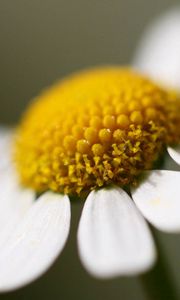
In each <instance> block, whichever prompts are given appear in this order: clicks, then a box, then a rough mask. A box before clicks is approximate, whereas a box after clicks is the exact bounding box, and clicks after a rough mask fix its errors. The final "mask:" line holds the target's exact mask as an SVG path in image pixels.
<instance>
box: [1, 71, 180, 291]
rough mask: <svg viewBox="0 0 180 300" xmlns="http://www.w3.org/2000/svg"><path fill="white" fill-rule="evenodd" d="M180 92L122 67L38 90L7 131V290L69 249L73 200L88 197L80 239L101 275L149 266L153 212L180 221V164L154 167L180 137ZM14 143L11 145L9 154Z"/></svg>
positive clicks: (179, 225)
mask: <svg viewBox="0 0 180 300" xmlns="http://www.w3.org/2000/svg"><path fill="white" fill-rule="evenodd" d="M179 109H180V102H179V96H178V95H176V94H175V93H172V92H169V91H165V90H164V89H162V88H160V87H159V86H157V85H156V84H155V83H153V82H151V81H150V80H149V79H147V78H144V77H142V76H141V75H139V74H137V73H135V72H133V71H132V70H130V69H124V68H120V67H106V68H99V69H92V70H88V71H84V72H80V73H78V74H75V75H72V76H70V77H68V78H67V79H65V80H62V81H61V82H60V83H57V84H55V85H54V86H53V87H51V88H50V89H47V90H45V91H44V92H42V93H41V94H40V95H39V96H38V97H37V98H35V99H34V101H33V102H32V104H31V105H30V107H29V108H28V110H27V111H26V112H25V114H24V115H23V118H22V120H21V122H20V124H19V126H18V128H17V129H16V130H15V132H12V133H11V132H6V131H5V130H3V129H2V130H1V132H0V151H1V161H2V162H1V165H0V172H1V174H0V177H1V181H0V193H1V202H2V210H1V212H0V214H1V216H0V222H1V223H0V224H1V226H0V228H1V229H0V270H1V272H0V290H1V291H7V290H12V289H16V288H19V287H21V286H23V285H25V284H27V283H29V282H31V281H33V280H35V279H36V278H37V277H38V276H40V275H41V274H42V273H43V272H45V271H46V270H47V269H48V268H49V267H50V265H51V264H52V263H53V262H54V260H55V259H56V258H57V256H58V255H59V254H60V253H61V251H62V249H63V247H64V245H65V242H66V240H67V236H68V233H69V227H70V200H72V201H75V200H74V199H75V197H71V196H72V195H73V196H76V198H77V201H78V200H80V199H81V200H82V199H85V198H86V200H85V204H84V208H83V211H82V215H81V218H80V223H79V228H78V234H77V243H78V250H79V255H80V259H81V261H82V264H83V265H84V267H85V268H86V270H87V271H88V272H89V273H90V274H92V275H94V276H96V277H99V278H109V277H114V276H120V275H136V274H140V273H143V272H145V271H146V270H148V269H150V268H151V267H152V266H153V264H154V262H155V261H156V249H155V244H154V241H153V238H152V234H151V231H150V229H149V227H148V224H147V222H146V221H145V219H147V220H148V221H149V222H150V223H152V224H153V225H154V226H155V227H157V228H158V229H160V230H164V231H167V232H176V231H179V230H180V202H179V194H180V190H179V180H180V172H175V171H167V170H153V167H155V165H156V163H157V162H158V161H159V159H160V158H161V159H162V158H163V157H164V155H165V149H166V147H167V149H168V151H169V154H170V155H171V156H172V157H173V159H174V160H176V161H177V162H179V153H178V152H177V151H176V150H174V149H173V148H170V145H174V144H178V143H179V141H180V116H179ZM12 149H13V154H12V153H11V152H12V151H11V150H12Z"/></svg>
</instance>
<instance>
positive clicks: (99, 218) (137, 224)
mask: <svg viewBox="0 0 180 300" xmlns="http://www.w3.org/2000/svg"><path fill="white" fill-rule="evenodd" d="M78 249H79V255H80V259H81V261H82V264H83V265H84V267H85V269H86V270H87V271H88V272H89V273H90V274H91V275H92V276H94V277H97V278H102V279H106V278H113V277H116V276H130V275H137V274H140V273H143V272H145V271H147V270H148V269H150V268H151V267H152V266H153V264H154V263H155V261H156V250H155V247H154V242H153V240H152V237H151V234H150V231H149V229H148V226H147V224H146V222H145V221H144V219H143V217H142V216H141V215H140V214H139V212H138V210H137V209H136V207H135V206H134V204H133V202H132V200H131V199H130V197H129V196H128V195H127V194H126V193H125V192H124V191H123V190H121V189H118V188H117V189H116V188H113V189H111V190H105V189H104V190H103V189H102V190H99V191H97V192H91V194H90V195H89V197H88V199H87V200H86V203H85V205H84V209H83V212H82V216H81V220H80V224H79V229H78Z"/></svg>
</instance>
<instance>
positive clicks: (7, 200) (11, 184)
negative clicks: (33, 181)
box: [0, 170, 35, 251]
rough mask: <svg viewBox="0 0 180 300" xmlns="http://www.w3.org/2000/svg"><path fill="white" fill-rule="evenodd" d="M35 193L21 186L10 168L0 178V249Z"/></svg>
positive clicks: (31, 201) (28, 206)
mask: <svg viewBox="0 0 180 300" xmlns="http://www.w3.org/2000/svg"><path fill="white" fill-rule="evenodd" d="M34 200H35V194H34V192H33V191H31V190H29V189H25V188H22V187H21V186H20V185H19V183H18V181H17V178H16V174H15V172H13V171H12V170H9V171H7V172H6V173H4V174H3V176H2V179H1V180H0V251H1V247H3V245H4V243H6V242H7V240H8V238H9V235H11V233H12V231H13V230H14V228H15V227H16V226H17V225H18V223H19V222H20V220H21V219H22V217H23V216H24V214H25V213H26V212H27V210H28V209H29V208H30V207H31V205H32V204H33V201H34Z"/></svg>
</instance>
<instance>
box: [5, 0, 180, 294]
mask: <svg viewBox="0 0 180 300" xmlns="http://www.w3.org/2000/svg"><path fill="white" fill-rule="evenodd" d="M177 3H179V1H178V0H176V1H175V0H174V1H173V0H156V1H155V0H151V1H148V0H126V1H123V0H29V1H28V0H0V41H1V47H0V71H1V72H0V82H1V89H0V123H1V124H14V123H15V122H17V120H18V118H19V117H20V115H21V113H22V111H23V109H24V108H25V107H26V105H27V103H28V101H29V100H30V99H31V98H32V97H33V96H35V95H36V94H37V93H38V92H39V91H40V90H41V89H42V88H44V87H45V86H47V85H50V84H51V83H52V82H53V81H54V80H56V79H57V78H60V77H62V76H64V75H66V74H68V73H69V72H71V71H74V70H77V69H81V68H84V67H87V66H92V65H97V64H129V63H130V62H131V59H132V56H133V52H134V49H135V47H136V46H137V41H138V39H139V38H140V36H141V34H142V32H143V29H144V27H145V26H146V25H147V24H148V23H149V22H150V21H151V20H152V19H153V18H154V17H156V16H157V15H158V14H159V13H161V12H163V11H164V10H166V9H168V8H171V7H172V6H173V4H177ZM81 209H82V204H73V205H72V215H73V217H72V230H71V236H70V239H69V241H68V243H67V245H66V247H65V251H63V254H62V256H61V257H60V258H59V259H58V260H57V261H56V263H55V264H54V266H53V267H52V268H51V269H50V270H49V272H47V274H46V275H44V276H43V277H42V278H40V279H39V280H37V281H36V282H35V283H33V284H31V285H29V286H28V287H25V288H23V289H21V290H19V291H17V292H13V293H9V294H4V295H3V294H2V295H0V298H2V299H27V300H28V299H40V298H42V299H44V300H46V299H63V300H64V299H65V300H70V299H73V300H74V299H78V300H82V299H83V300H84V299H86V300H101V299H103V300H106V299H113V300H116V299H123V300H126V299H127V300H130V299H131V300H136V299H137V300H142V299H146V297H145V295H144V293H143V290H142V287H141V285H140V281H139V279H138V278H117V279H115V280H109V281H108V280H107V281H98V280H96V279H93V278H91V277H90V276H89V275H87V274H86V272H85V271H84V270H83V268H82V267H81V265H80V262H79V259H78V256H77V250H76V227H77V224H78V219H79V215H80V213H81ZM159 238H160V241H161V243H162V246H163V248H164V252H165V255H166V257H167V261H168V263H169V267H170V271H171V274H172V277H173V280H174V281H175V283H176V285H177V288H178V291H179V296H180V280H179V277H180V271H179V270H180V260H179V249H180V236H179V235H167V234H162V233H160V234H159ZM132 251H133V249H132ZM162 284H163V283H162Z"/></svg>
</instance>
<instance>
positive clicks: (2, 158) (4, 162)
mask: <svg viewBox="0 0 180 300" xmlns="http://www.w3.org/2000/svg"><path fill="white" fill-rule="evenodd" d="M12 137H13V131H12V130H11V129H7V128H2V127H0V178H1V177H2V175H3V172H4V171H6V170H7V168H9V167H11V164H12V163H11V156H12V153H11V152H12Z"/></svg>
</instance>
